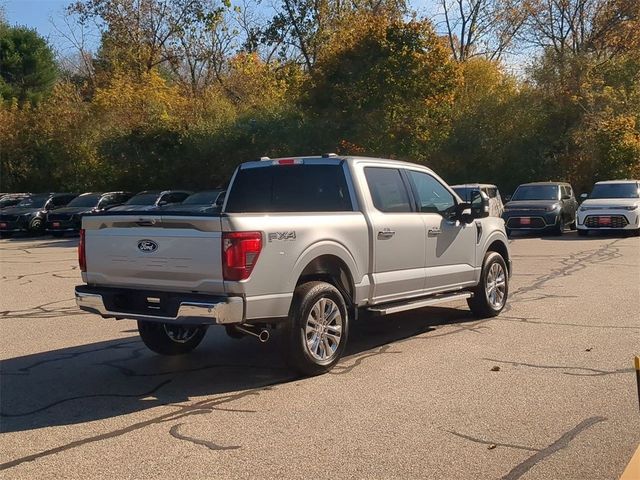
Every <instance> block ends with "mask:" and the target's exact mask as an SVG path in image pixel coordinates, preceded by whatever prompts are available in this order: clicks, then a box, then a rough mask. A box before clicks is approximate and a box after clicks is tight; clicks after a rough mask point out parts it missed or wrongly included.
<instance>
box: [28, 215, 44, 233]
mask: <svg viewBox="0 0 640 480" xmlns="http://www.w3.org/2000/svg"><path fill="white" fill-rule="evenodd" d="M29 232H30V233H33V234H36V235H41V234H42V233H44V222H43V221H42V219H41V218H38V217H36V218H34V219H33V220H31V222H29Z"/></svg>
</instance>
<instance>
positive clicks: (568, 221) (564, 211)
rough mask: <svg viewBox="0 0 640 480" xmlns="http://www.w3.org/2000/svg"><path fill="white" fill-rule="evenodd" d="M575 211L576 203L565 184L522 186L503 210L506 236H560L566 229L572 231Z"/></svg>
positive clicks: (544, 183)
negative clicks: (538, 233)
mask: <svg viewBox="0 0 640 480" xmlns="http://www.w3.org/2000/svg"><path fill="white" fill-rule="evenodd" d="M577 208H578V201H577V200H576V197H575V195H574V193H573V188H571V185H569V184H568V183H564V182H535V183H524V184H522V185H520V186H519V187H518V188H517V189H516V191H515V192H514V194H513V196H512V197H511V200H510V201H509V202H507V204H506V205H505V206H504V213H503V214H502V218H503V219H504V221H505V224H506V226H507V234H508V235H509V234H511V232H512V231H528V232H541V233H545V232H551V233H553V234H555V235H562V233H563V232H564V230H565V228H566V227H569V228H570V229H571V230H575V228H576V210H577Z"/></svg>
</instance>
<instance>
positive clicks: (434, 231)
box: [427, 228, 442, 237]
mask: <svg viewBox="0 0 640 480" xmlns="http://www.w3.org/2000/svg"><path fill="white" fill-rule="evenodd" d="M441 233H442V230H440V229H439V228H430V229H429V230H427V236H428V237H437V236H438V235H440V234H441Z"/></svg>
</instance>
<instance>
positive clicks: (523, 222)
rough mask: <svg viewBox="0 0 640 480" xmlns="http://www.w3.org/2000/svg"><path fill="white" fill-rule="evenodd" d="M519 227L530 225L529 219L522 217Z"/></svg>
mask: <svg viewBox="0 0 640 480" xmlns="http://www.w3.org/2000/svg"><path fill="white" fill-rule="evenodd" d="M520 225H531V218H529V217H522V218H521V219H520Z"/></svg>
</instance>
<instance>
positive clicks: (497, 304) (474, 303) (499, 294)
mask: <svg viewBox="0 0 640 480" xmlns="http://www.w3.org/2000/svg"><path fill="white" fill-rule="evenodd" d="M508 294H509V272H508V270H507V264H506V263H505V261H504V258H502V255H500V254H499V253H498V252H487V254H486V255H485V257H484V262H483V266H482V273H481V274H480V283H478V285H477V286H476V288H475V289H474V290H473V297H471V298H469V299H467V304H468V305H469V308H470V309H471V311H472V312H473V314H474V315H475V316H477V317H479V318H487V317H495V316H496V315H498V314H499V313H500V312H501V311H502V309H503V308H504V306H505V305H506V303H507V296H508Z"/></svg>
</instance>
